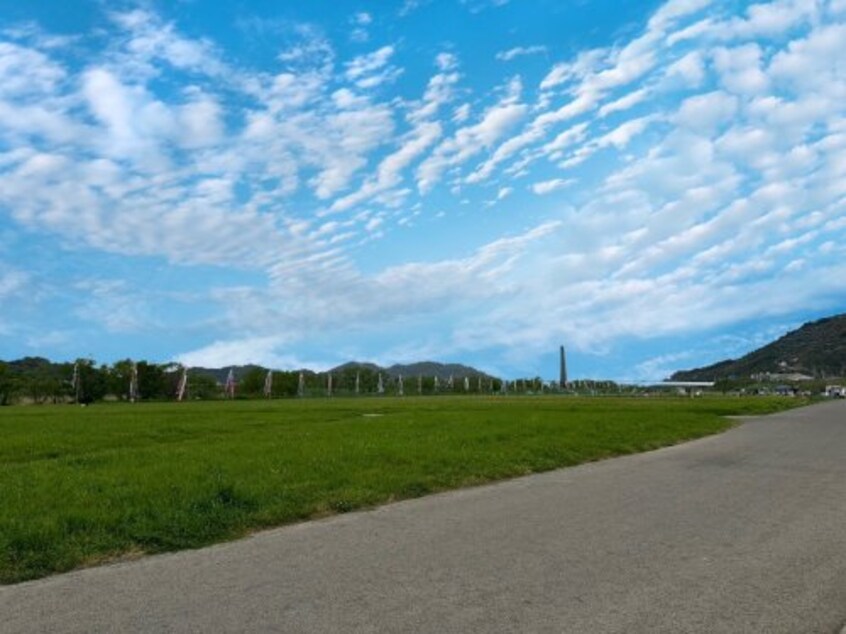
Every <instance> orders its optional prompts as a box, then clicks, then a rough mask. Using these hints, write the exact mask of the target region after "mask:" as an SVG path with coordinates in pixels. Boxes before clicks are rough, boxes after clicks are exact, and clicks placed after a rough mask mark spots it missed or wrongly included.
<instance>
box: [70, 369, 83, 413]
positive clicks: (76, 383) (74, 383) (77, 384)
mask: <svg viewBox="0 0 846 634" xmlns="http://www.w3.org/2000/svg"><path fill="white" fill-rule="evenodd" d="M81 387H82V381H81V380H80V378H79V362H77V363H74V364H73V377H71V388H73V397H74V399H75V400H76V402H77V403H79V395H80V392H81Z"/></svg>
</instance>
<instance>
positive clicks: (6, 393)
mask: <svg viewBox="0 0 846 634" xmlns="http://www.w3.org/2000/svg"><path fill="white" fill-rule="evenodd" d="M17 389H18V384H17V381H16V379H15V376H14V375H13V374H12V372H11V370H10V369H9V366H8V364H6V363H3V362H2V361H0V405H9V404H11V402H12V399H13V398H14V395H15V393H16V392H17Z"/></svg>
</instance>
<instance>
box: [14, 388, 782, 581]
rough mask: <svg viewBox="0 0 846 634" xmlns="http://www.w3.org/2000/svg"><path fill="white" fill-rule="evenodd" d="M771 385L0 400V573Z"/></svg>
mask: <svg viewBox="0 0 846 634" xmlns="http://www.w3.org/2000/svg"><path fill="white" fill-rule="evenodd" d="M796 404H798V402H797V400H793V399H775V398H748V399H741V398H718V397H713V398H710V397H707V398H701V399H685V398H653V399H647V398H642V399H629V398H593V399H579V398H568V397H536V398H531V397H522V398H521V397H501V396H500V397H419V398H413V397H407V398H376V397H373V398H358V399H314V400H274V401H227V402H196V403H141V404H135V405H130V404H102V405H99V404H98V405H94V406H91V407H77V406H69V405H62V406H29V407H7V408H0V583H14V582H18V581H23V580H25V579H32V578H36V577H41V576H44V575H48V574H50V573H55V572H60V571H65V570H70V569H73V568H77V567H80V566H86V565H93V564H97V563H102V562H105V561H110V560H115V559H119V558H123V557H132V556H137V555H140V554H143V553H155V552H163V551H169V550H176V549H183V548H195V547H198V546H203V545H206V544H210V543H213V542H216V541H221V540H225V539H232V538H235V537H238V536H242V535H245V534H247V533H249V532H250V531H254V530H256V529H260V528H264V527H270V526H278V525H280V524H285V523H290V522H296V521H300V520H305V519H308V518H316V517H322V516H325V515H328V514H332V513H342V512H346V511H350V510H353V509H357V508H362V507H368V506H372V505H376V504H381V503H385V502H390V501H392V500H397V499H402V498H410V497H417V496H420V495H424V494H427V493H430V492H433V491H442V490H445V489H451V488H456V487H462V486H468V485H474V484H479V483H482V482H488V481H491V480H496V479H501V478H508V477H513V476H518V475H523V474H527V473H532V472H537V471H544V470H548V469H554V468H557V467H563V466H567V465H575V464H578V463H582V462H587V461H591V460H598V459H601V458H607V457H609V456H615V455H620V454H627V453H633V452H638V451H646V450H649V449H655V448H658V447H662V446H665V445H670V444H674V443H677V442H680V441H683V440H688V439H692V438H698V437H701V436H705V435H707V434H712V433H716V432H719V431H722V430H724V429H726V428H728V427H730V426H731V425H732V423H731V422H730V421H729V420H727V419H725V418H723V416H726V415H733V414H759V413H767V412H771V411H776V410H779V409H784V408H787V407H790V406H794V405H796Z"/></svg>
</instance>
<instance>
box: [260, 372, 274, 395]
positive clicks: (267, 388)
mask: <svg viewBox="0 0 846 634" xmlns="http://www.w3.org/2000/svg"><path fill="white" fill-rule="evenodd" d="M262 393H263V394H264V397H265V398H270V397H271V396H272V395H273V370H268V371H267V376H266V377H264V390H262Z"/></svg>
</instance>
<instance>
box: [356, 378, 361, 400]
mask: <svg viewBox="0 0 846 634" xmlns="http://www.w3.org/2000/svg"><path fill="white" fill-rule="evenodd" d="M360 389H361V377H360V376H359V373H358V372H356V373H355V393H356V396H358V392H359V390H360Z"/></svg>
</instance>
